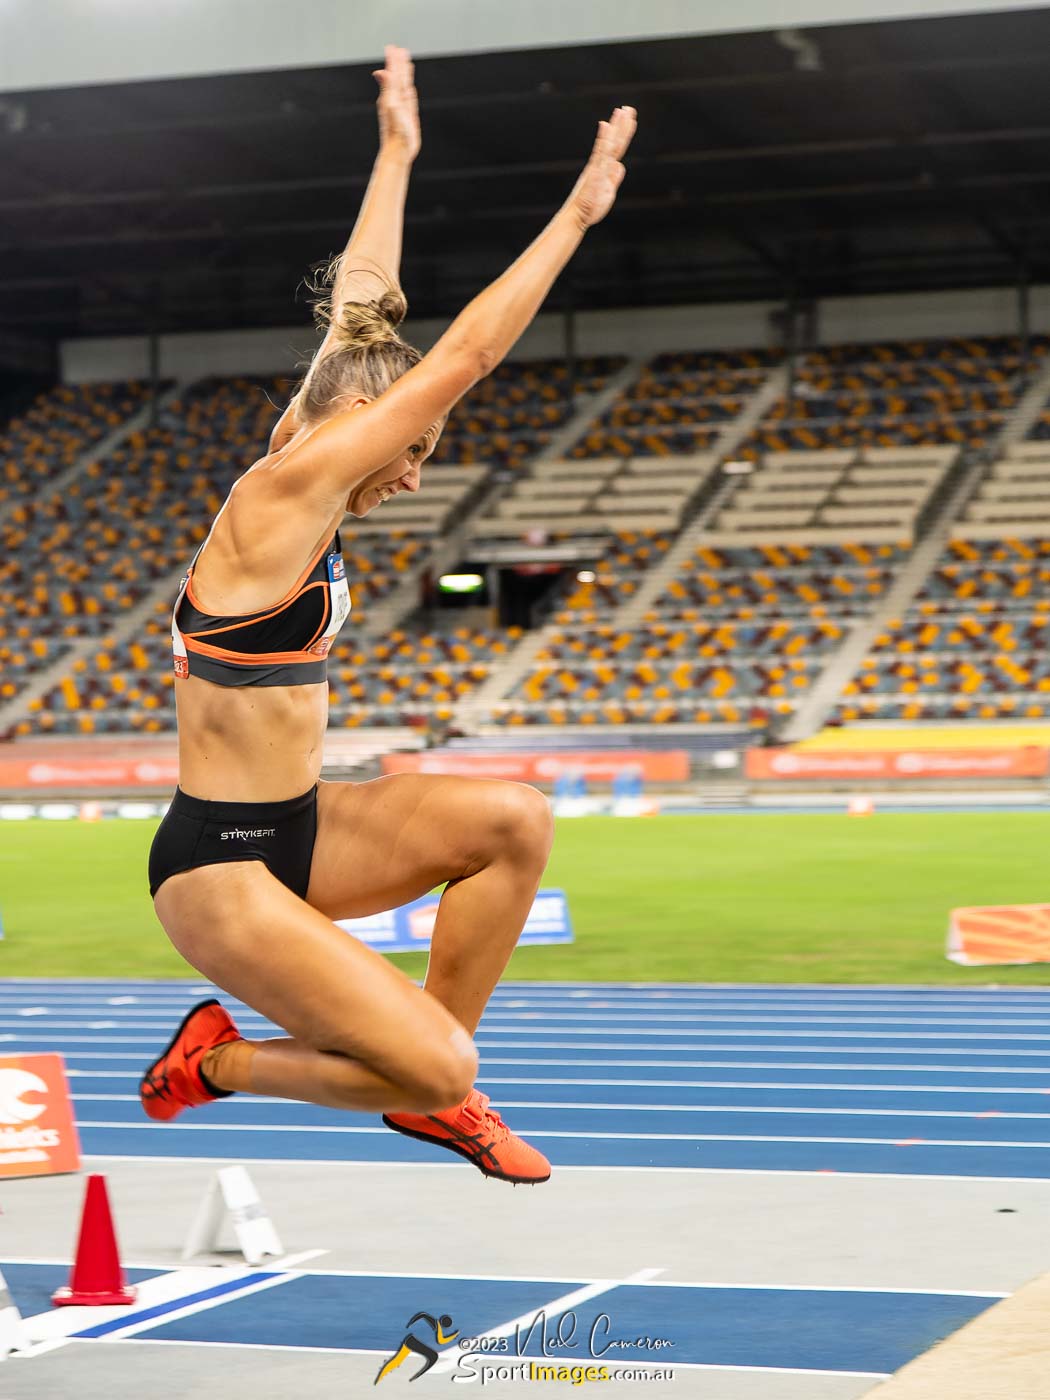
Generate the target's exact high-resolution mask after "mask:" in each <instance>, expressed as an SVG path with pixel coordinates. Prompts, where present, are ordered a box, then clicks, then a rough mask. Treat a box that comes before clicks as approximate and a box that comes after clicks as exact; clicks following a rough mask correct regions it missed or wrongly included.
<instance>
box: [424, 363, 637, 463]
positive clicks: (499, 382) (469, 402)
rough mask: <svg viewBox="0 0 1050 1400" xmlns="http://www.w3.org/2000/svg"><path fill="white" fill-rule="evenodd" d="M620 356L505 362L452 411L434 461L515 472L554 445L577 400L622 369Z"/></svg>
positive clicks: (590, 392)
mask: <svg viewBox="0 0 1050 1400" xmlns="http://www.w3.org/2000/svg"><path fill="white" fill-rule="evenodd" d="M625 363H626V361H625V360H624V359H623V358H622V357H621V356H616V355H599V356H591V357H588V358H585V359H580V360H577V361H576V362H575V364H574V365H573V367H572V371H571V372H570V367H569V365H568V363H567V361H565V360H563V359H548V360H523V361H507V362H505V363H504V364H501V365H498V366H497V367H496V369H495V370H494V371H493V373H492V374H491V375H489V377H488V378H487V379H485V380H483V381H482V382H481V383H480V384H478V385H476V386H475V387H474V388H473V389H472V390H471V391H470V393H469V394H468V395H467V396H466V397H465V398H464V399H463V400H462V402H461V403H459V404H457V406H456V407H455V408H454V409H453V411H452V413H451V415H450V416H449V420H448V423H447V424H446V425H445V430H444V432H443V433H442V435H441V441H440V442H439V443H438V445H437V447H436V448H435V450H434V452H433V455H432V456H431V458H430V460H431V462H432V463H456V464H458V465H461V466H471V465H475V464H478V463H480V464H484V465H492V466H497V467H502V468H509V469H517V468H519V467H521V466H522V465H523V464H524V463H525V462H527V461H528V460H529V458H530V457H533V456H534V455H535V454H536V453H537V452H538V451H540V449H541V448H543V447H545V446H546V444H547V443H548V442H549V441H550V438H551V435H552V434H553V433H554V431H555V430H556V429H557V428H559V427H561V426H562V425H563V424H565V423H567V422H568V421H569V419H570V418H571V417H572V415H573V413H574V412H575V401H576V399H577V398H578V397H580V396H582V395H585V394H596V393H598V391H599V390H601V389H603V388H604V387H605V384H606V382H607V381H608V379H609V378H610V377H611V376H612V375H614V374H616V373H617V372H618V371H619V370H621V369H622V368H623V366H624V364H625Z"/></svg>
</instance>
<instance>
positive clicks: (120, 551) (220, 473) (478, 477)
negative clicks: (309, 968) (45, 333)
mask: <svg viewBox="0 0 1050 1400" xmlns="http://www.w3.org/2000/svg"><path fill="white" fill-rule="evenodd" d="M607 363H608V365H611V366H613V367H615V366H616V364H617V363H618V362H617V361H615V360H610V361H608V362H605V361H600V362H583V367H582V369H581V378H580V379H578V380H577V381H576V383H577V386H579V384H581V383H582V384H593V382H594V377H595V376H598V375H599V373H600V371H603V370H604V369H605V367H606V364H607ZM500 369H501V384H502V386H503V391H504V392H505V393H513V394H514V395H515V396H517V397H520V398H522V399H523V401H529V400H530V396H532V395H533V394H534V391H537V390H540V391H542V390H543V389H544V388H545V387H546V388H552V387H553V389H554V391H556V393H558V394H561V393H563V392H564V388H563V387H562V386H563V385H567V384H568V382H569V381H568V376H567V371H566V368H565V365H564V363H559V362H556V361H543V362H539V368H537V366H536V364H533V363H524V364H522V365H520V366H515V365H513V364H511V365H503V366H501V367H500ZM584 371H586V373H587V374H590V375H591V376H592V378H591V379H588V378H587V377H586V374H585V373H584ZM519 381H520V384H519ZM291 388H292V385H291V383H290V381H288V380H285V379H280V378H237V379H208V380H202V381H199V382H198V383H196V384H194V385H193V386H191V387H190V388H189V389H188V390H186V391H185V393H184V394H182V395H181V396H180V398H179V399H178V400H176V401H175V402H172V403H170V404H169V405H168V406H167V407H166V409H165V410H164V411H163V413H162V414H161V418H160V422H159V424H158V426H157V428H156V429H154V430H150V431H146V430H142V431H138V432H135V433H133V434H131V435H130V436H129V438H128V439H127V440H126V441H125V442H123V443H121V444H120V446H119V447H118V448H117V449H115V450H114V451H113V452H112V453H111V454H110V455H109V456H108V457H107V458H106V459H105V460H104V461H101V462H94V463H91V464H90V465H89V466H88V467H87V469H86V470H85V471H84V472H83V473H81V474H80V475H79V476H78V478H77V479H76V481H74V482H73V483H72V484H71V485H70V487H69V488H68V489H67V490H66V491H63V492H62V493H61V495H57V494H56V495H54V496H52V497H47V496H46V495H44V496H42V497H41V499H40V501H39V502H38V503H34V504H29V505H24V506H20V507H19V508H18V509H17V510H16V511H15V512H14V514H13V516H12V518H11V519H10V520H8V521H6V522H4V523H3V524H0V541H2V543H3V545H4V547H5V563H4V564H3V565H0V662H3V663H5V665H4V674H3V675H2V676H0V701H5V700H9V699H12V698H14V697H15V696H17V694H18V692H19V690H20V689H21V688H22V687H23V686H24V685H25V684H26V683H27V682H28V681H29V680H31V679H32V677H33V676H34V675H35V674H37V673H38V672H39V671H41V670H42V669H43V668H45V667H48V666H50V665H52V664H53V663H55V662H57V661H61V660H62V659H63V657H64V656H65V655H66V654H67V653H68V651H69V649H70V646H71V644H72V641H73V640H74V639H77V638H83V637H84V636H85V635H88V636H92V637H98V638H99V647H98V650H97V651H96V652H95V654H94V655H93V656H87V657H82V658H79V659H78V660H77V662H76V663H75V665H73V666H71V667H70V670H69V672H68V673H67V674H65V675H62V676H61V677H60V678H59V679H58V680H57V681H56V682H55V684H54V685H53V686H52V687H51V688H50V689H49V690H48V691H47V692H46V693H45V694H44V695H43V696H42V697H40V698H39V699H37V700H36V701H34V702H33V703H32V708H31V715H30V717H29V718H28V719H26V720H23V721H22V722H21V723H20V724H19V725H18V726H17V732H18V733H30V732H39V731H43V732H55V733H68V732H99V731H106V732H108V731H116V730H119V729H127V728H131V729H141V730H145V731H147V732H151V731H154V730H158V729H166V728H170V727H171V726H172V725H173V723H174V712H173V708H172V699H171V693H170V691H171V682H170V679H169V675H168V673H169V671H170V654H169V652H170V643H169V641H168V625H169V624H168V615H169V610H170V606H171V601H172V597H173V595H174V591H175V583H176V580H177V576H178V573H179V571H180V570H181V569H183V568H184V567H185V565H186V564H187V563H188V562H189V560H190V558H191V557H192V555H193V552H194V550H195V548H196V547H197V546H198V545H199V544H200V542H201V541H202V540H203V539H204V537H205V534H206V531H207V528H208V524H209V522H210V520H211V518H212V516H213V515H214V513H215V511H216V510H217V509H218V507H219V505H220V504H221V502H222V500H223V499H224V497H225V495H226V493H227V491H228V490H229V488H230V486H231V485H232V483H233V481H234V479H235V478H236V477H237V476H238V475H239V474H240V473H241V472H242V471H243V470H244V468H245V466H246V465H248V464H250V463H251V462H252V460H254V459H255V458H256V457H258V456H259V455H260V453H261V452H262V451H263V450H264V447H265V441H266V435H267V433H268V432H269V430H270V428H271V427H272V424H273V421H274V417H275V409H274V405H275V404H278V405H279V404H281V403H283V402H286V401H287V397H288V395H289V393H290V392H291ZM541 437H542V435H540V437H536V438H534V439H531V440H532V442H533V448H534V449H535V447H536V446H538V445H539V443H540V440H541ZM524 440H525V438H524V437H521V438H519V439H518V441H524ZM487 477H488V473H487V469H486V468H485V467H481V466H445V465H442V466H440V467H439V468H438V469H436V470H433V471H432V472H430V473H429V474H428V480H427V489H426V491H425V492H419V493H410V492H405V493H402V494H401V495H399V496H397V497H395V498H394V499H393V500H391V501H389V502H387V503H386V505H384V506H383V507H381V508H380V509H379V510H377V511H376V512H374V513H373V516H372V517H371V518H370V519H365V520H361V521H352V522H351V521H347V522H346V524H345V525H344V527H343V529H342V531H341V535H342V543H343V552H344V557H345V559H346V563H347V574H348V577H349V579H350V587H351V597H352V599H353V604H354V611H353V614H352V622H351V623H350V624H348V626H349V627H350V628H353V629H356V628H357V627H359V626H360V625H361V624H362V621H363V619H364V618H365V617H366V616H367V614H368V611H369V610H370V609H371V608H372V607H373V606H374V605H375V604H377V603H378V602H380V601H382V600H383V599H385V598H386V597H388V596H389V595H390V594H391V593H392V592H393V590H394V589H396V588H397V587H398V586H399V585H400V584H401V583H402V582H403V581H404V579H405V578H406V577H408V575H409V574H410V572H411V571H413V570H415V569H418V568H419V567H420V566H422V565H423V564H424V563H425V561H426V559H427V558H428V557H429V554H430V551H431V549H432V547H433V545H434V543H435V542H436V540H437V539H438V537H439V536H440V534H441V532H442V531H443V530H444V529H446V528H447V527H448V526H449V525H450V524H452V523H453V522H454V521H455V519H456V518H457V516H458V515H459V514H460V513H461V512H462V511H463V510H464V509H465V507H466V506H467V504H468V503H470V502H471V501H472V499H473V498H474V497H475V496H476V495H477V494H478V493H479V492H480V491H482V490H483V489H484V486H485V483H486V481H487ZM54 550H58V551H59V553H58V558H59V568H58V571H57V572H58V576H59V579H60V580H61V582H62V584H63V585H64V586H61V587H57V588H56V587H55V572H56V571H55V569H54V568H52V569H50V570H46V569H43V568H41V569H40V570H35V571H34V570H31V569H30V566H29V560H30V559H31V558H34V557H44V552H45V551H46V552H50V551H54ZM63 551H65V552H63ZM164 584H167V587H165V588H164V597H163V598H162V600H160V601H159V602H158V604H157V611H156V615H152V614H151V615H150V616H149V618H148V619H147V621H146V624H145V629H144V631H143V634H142V636H141V637H140V638H137V639H135V640H134V641H130V642H116V641H113V640H112V639H111V638H110V636H109V634H110V633H111V632H112V631H113V630H114V628H116V627H118V626H119V625H120V623H121V621H122V620H123V618H124V617H126V616H127V614H128V610H129V609H130V608H132V607H134V606H136V605H138V604H139V603H142V602H143V601H144V600H145V599H146V598H147V596H148V594H149V592H150V591H151V590H152V589H155V588H157V587H158V586H162V585H164ZM344 635H349V636H351V637H352V636H353V633H352V632H350V633H348V634H344ZM420 645H421V651H420V659H419V660H418V664H416V666H415V668H414V669H415V671H416V672H417V673H418V676H417V679H418V694H419V697H421V703H422V697H424V694H425V687H426V686H428V685H429V687H430V690H429V692H426V693H428V694H429V695H430V698H431V699H432V700H433V702H434V704H435V705H441V706H443V705H445V704H446V696H449V697H452V699H453V701H454V699H455V698H458V697H459V695H461V694H462V693H464V686H466V688H468V689H469V688H470V687H471V686H473V685H474V684H477V683H478V681H479V680H480V679H482V678H483V674H484V673H483V672H482V670H480V669H479V664H478V662H477V660H476V658H475V660H474V662H473V664H472V665H471V666H465V665H464V663H463V661H462V660H455V661H450V659H449V658H445V660H446V662H449V664H451V665H452V671H451V672H448V674H447V675H446V672H447V666H446V667H445V668H442V669H441V673H440V675H438V676H437V677H436V679H434V680H433V681H428V680H427V674H428V668H429V667H430V654H429V652H428V649H427V646H423V645H422V643H421V644H420ZM457 645H459V643H457ZM506 645H507V641H506V637H505V636H504V635H500V636H497V637H493V638H489V639H487V640H486V644H485V646H484V647H482V646H478V647H477V648H475V650H476V651H478V653H479V654H480V653H481V652H484V651H487V652H488V653H489V654H498V653H499V651H500V650H501V649H502V648H504V647H505V646H506ZM356 647H357V644H356V643H354V642H353V641H350V642H347V641H341V642H340V643H339V645H338V646H337V647H336V649H334V651H333V657H332V660H333V668H332V669H333V675H336V674H340V673H341V672H343V671H346V670H347V669H348V666H349V661H348V658H349V656H350V655H352V654H354V653H355V652H356ZM381 660H382V658H380V657H378V656H377V657H375V658H371V660H370V662H369V664H371V663H372V661H375V662H376V663H377V664H378V663H379V661H381ZM406 665H407V663H406V662H405V661H404V658H403V657H399V659H398V667H399V668H400V669H399V672H398V676H397V677H396V678H395V683H394V687H393V689H392V690H390V689H388V687H387V686H386V685H385V683H384V684H382V685H379V686H378V689H377V688H376V687H375V686H373V685H372V684H371V681H369V689H368V697H369V698H368V699H367V700H366V701H363V702H362V701H361V697H360V696H359V695H358V694H357V693H356V691H355V693H354V694H353V695H349V693H348V697H347V700H346V704H345V706H344V707H343V708H341V709H340V710H339V712H338V714H337V716H336V722H337V723H343V722H346V723H363V722H365V720H364V719H363V718H362V716H365V715H368V716H369V718H368V719H367V722H368V723H395V722H399V721H396V720H395V719H394V718H393V717H389V718H388V717H387V716H386V714H385V712H383V705H384V704H385V703H386V701H385V700H384V701H383V702H382V703H376V704H375V705H373V707H372V709H369V708H368V706H369V705H372V702H373V700H374V699H375V697H377V696H379V695H383V696H386V695H387V694H395V695H396V694H400V693H401V692H403V691H404V689H405V688H406V687H405V686H404V685H403V684H401V681H402V680H403V678H404V673H405V671H406ZM384 669H385V668H384ZM380 679H381V680H382V679H383V678H382V677H380ZM343 683H344V684H346V685H348V686H349V685H350V684H351V682H350V681H349V680H348V679H347V678H346V677H345V676H344V677H343ZM351 702H353V703H351ZM359 702H360V703H359ZM422 708H423V709H425V708H426V705H422Z"/></svg>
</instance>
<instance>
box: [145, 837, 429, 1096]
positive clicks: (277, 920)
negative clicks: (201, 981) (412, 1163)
mask: <svg viewBox="0 0 1050 1400" xmlns="http://www.w3.org/2000/svg"><path fill="white" fill-rule="evenodd" d="M154 903H155V907H156V910H157V915H158V917H159V919H160V921H161V923H162V924H163V925H164V929H165V931H166V932H167V934H168V937H169V938H170V939H171V941H172V942H173V943H174V945H175V947H176V948H177V949H178V950H179V952H180V953H181V954H182V955H183V957H184V958H185V959H186V960H187V962H189V963H191V964H192V966H194V967H195V968H197V969H198V971H200V972H202V973H203V974H204V976H205V977H207V978H209V979H210V980H211V981H213V982H214V983H215V984H216V986H219V987H221V988H222V989H223V990H224V991H226V992H229V993H230V995H231V996H234V997H237V998H238V1000H240V1001H243V1002H244V1003H245V1004H246V1005H248V1006H251V1007H252V1008H253V1009H254V1010H256V1011H258V1012H260V1013H261V1014H262V1015H264V1016H266V1017H268V1018H269V1019H270V1020H271V1021H273V1022H274V1024H275V1025H278V1026H280V1027H282V1029H283V1030H285V1031H287V1033H288V1034H289V1035H290V1036H292V1037H294V1039H296V1040H301V1041H304V1042H305V1043H306V1044H308V1045H311V1046H313V1047H314V1048H315V1049H317V1050H329V1051H335V1052H339V1053H341V1054H344V1055H349V1056H351V1057H353V1058H355V1059H360V1060H362V1061H364V1062H365V1063H367V1064H368V1065H370V1066H371V1067H372V1068H375V1069H376V1070H378V1071H380V1072H381V1073H386V1074H389V1075H391V1076H392V1077H400V1076H401V1074H402V1073H403V1072H404V1068H405V1066H406V1064H407V1062H408V1059H409V1058H411V1057H412V1056H414V1055H416V1054H418V1052H419V1044H418V1041H417V1043H416V1045H415V1047H414V1048H412V1049H411V1051H410V1049H409V1048H407V1047H408V1044H409V1042H411V1041H412V1040H413V1036H412V1035H410V1034H409V1035H406V1030H407V1029H408V1028H410V1027H411V1028H414V1029H415V1031H416V1032H417V1034H418V1036H419V1037H422V1038H425V1039H429V1038H430V1037H431V1036H433V1037H440V1041H441V1043H442V1044H444V1043H445V1041H447V1039H448V1036H449V1035H450V1034H452V1033H453V1032H454V1030H455V1027H456V1022H455V1021H454V1020H453V1018H452V1017H451V1016H450V1015H449V1013H448V1012H447V1011H446V1010H445V1008H444V1007H442V1006H440V1005H439V1004H438V1003H437V1002H436V1001H435V1000H434V998H433V997H431V996H429V995H428V994H427V993H425V992H423V991H422V990H421V989H420V988H419V987H417V986H416V985H415V983H414V982H411V981H410V980H409V979H408V978H407V977H406V976H405V975H404V974H403V973H402V972H401V971H400V970H399V969H398V968H396V967H394V966H393V965H392V964H391V963H389V962H388V961H387V960H386V959H385V958H383V957H381V956H380V955H379V954H378V953H376V952H375V951H374V950H373V949H371V948H368V947H366V946H365V945H364V944H363V943H361V942H360V941H359V940H358V939H356V938H352V937H351V936H350V935H349V934H346V933H344V932H343V931H342V930H341V929H338V928H336V927H335V925H334V924H333V923H332V922H331V920H330V919H326V918H325V917H324V915H323V914H320V913H318V911H317V910H316V909H312V908H311V907H310V906H309V905H308V904H306V903H305V902H304V901H303V900H301V899H300V898H299V897H298V896H297V895H295V894H293V893H292V891H291V890H289V889H288V888H287V887H286V886H285V885H282V884H281V883H280V881H278V880H276V879H275V878H274V876H273V875H271V874H270V872H269V870H267V869H266V867H265V866H264V865H263V863H262V862H261V861H243V862H241V861H239V862H230V863H227V864H222V865H208V866H202V867H200V868H198V869H196V870H189V871H185V872H184V873H183V874H180V875H173V876H171V877H170V878H169V879H168V880H166V881H165V882H164V884H163V885H162V886H161V887H160V889H159V890H158V891H157V896H156V899H155V901H154Z"/></svg>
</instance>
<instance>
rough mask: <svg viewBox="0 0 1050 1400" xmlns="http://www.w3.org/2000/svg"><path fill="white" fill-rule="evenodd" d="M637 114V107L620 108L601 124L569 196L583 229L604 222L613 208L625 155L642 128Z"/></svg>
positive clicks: (622, 171) (622, 175) (622, 173)
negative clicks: (638, 127)
mask: <svg viewBox="0 0 1050 1400" xmlns="http://www.w3.org/2000/svg"><path fill="white" fill-rule="evenodd" d="M637 115H638V114H637V113H636V112H635V110H634V108H633V107H617V109H616V111H615V112H613V114H612V117H611V118H610V119H609V121H607V122H599V123H598V137H597V140H596V141H595V143H594V149H593V151H591V158H590V160H589V161H588V162H587V164H586V165H585V166H584V167H583V173H582V174H581V175H580V178H579V179H578V180H577V181H576V187H575V189H574V190H573V192H572V194H571V195H570V196H569V204H570V206H571V207H572V209H573V211H574V213H575V214H576V216H577V218H578V219H579V220H580V223H581V225H582V227H583V228H590V227H591V225H592V224H597V223H600V222H601V220H602V219H604V218H605V216H606V214H608V212H609V210H610V209H611V208H612V207H613V203H614V201H615V199H616V191H617V190H618V189H619V188H620V181H621V180H622V179H623V177H624V173H625V172H624V167H623V156H624V154H625V152H626V150H627V147H628V146H629V145H630V144H631V137H632V136H633V135H634V133H635V129H636V127H637V125H638V122H637Z"/></svg>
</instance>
